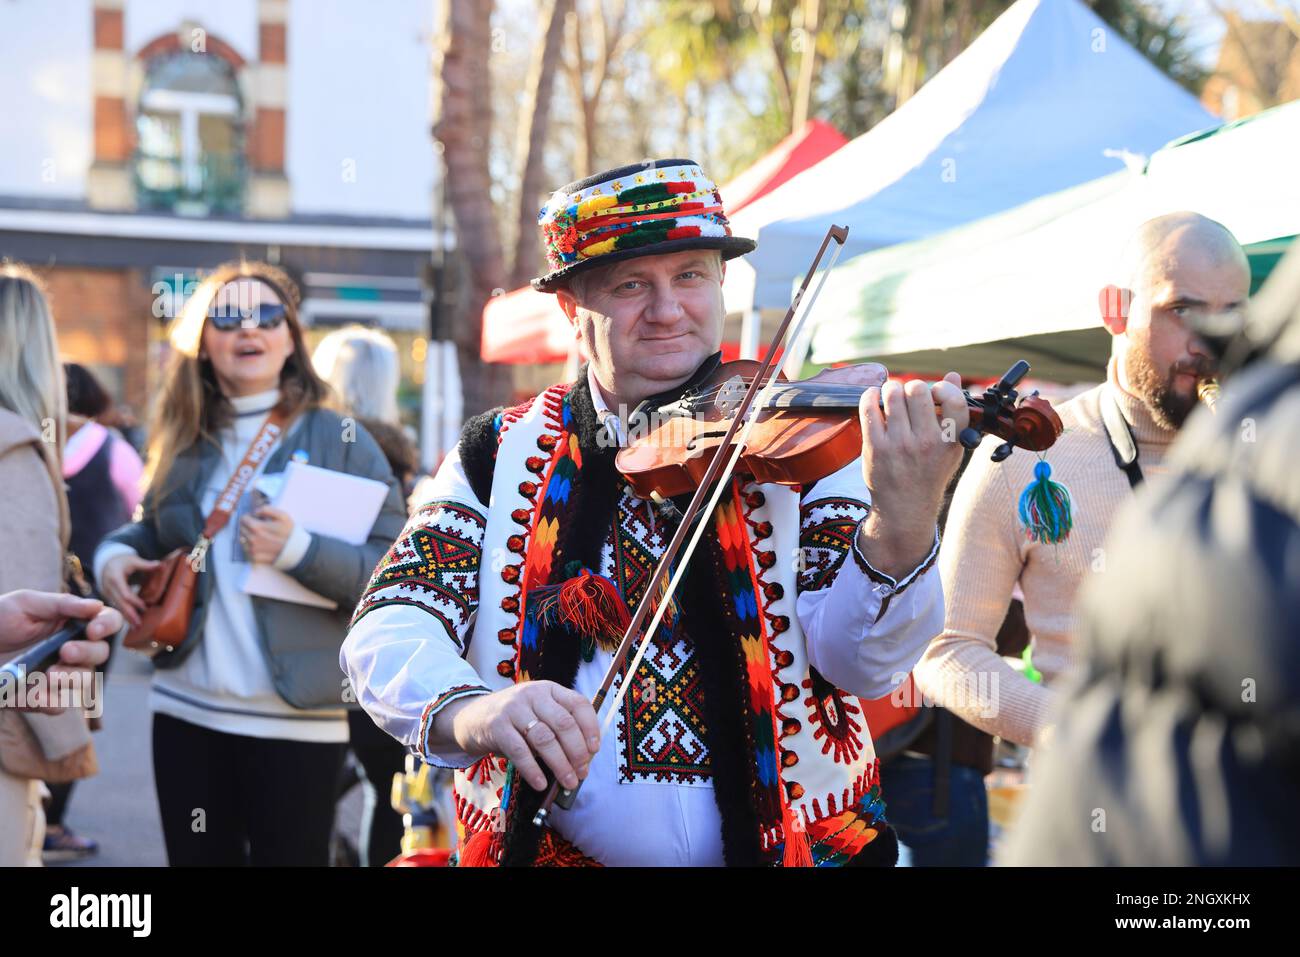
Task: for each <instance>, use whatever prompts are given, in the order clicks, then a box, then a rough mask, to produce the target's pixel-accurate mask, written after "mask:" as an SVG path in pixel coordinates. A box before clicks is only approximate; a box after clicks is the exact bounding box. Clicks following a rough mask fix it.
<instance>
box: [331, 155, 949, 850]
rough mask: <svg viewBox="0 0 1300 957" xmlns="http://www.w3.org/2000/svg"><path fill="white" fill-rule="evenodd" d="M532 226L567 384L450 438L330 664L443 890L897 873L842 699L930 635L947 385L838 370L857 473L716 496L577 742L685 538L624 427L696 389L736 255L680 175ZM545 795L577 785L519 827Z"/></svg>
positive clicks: (624, 180)
mask: <svg viewBox="0 0 1300 957" xmlns="http://www.w3.org/2000/svg"><path fill="white" fill-rule="evenodd" d="M540 223H541V226H542V232H543V237H544V242H545V245H546V251H547V256H548V260H549V264H550V267H551V268H550V271H549V272H548V273H547V274H546V275H544V276H542V277H540V278H539V279H536V280H534V283H533V284H534V286H535V287H536V288H537V289H539V290H541V291H543V292H550V293H554V294H555V296H556V299H557V302H558V304H559V306H560V308H561V309H562V310H563V311H564V314H565V315H566V316H567V317H568V318H569V320H570V321H571V322H572V325H573V329H574V334H575V336H576V337H577V339H578V340H579V342H580V343H581V345H582V347H583V350H584V351H585V353H586V354H587V355H588V356H589V357H590V362H589V364H588V365H587V366H586V367H585V369H584V370H583V372H582V373H581V374H580V375H579V377H578V380H577V381H576V382H574V383H568V384H563V385H558V386H555V387H552V388H551V389H548V390H547V391H546V392H544V393H542V394H541V395H540V396H538V397H537V398H536V399H533V400H530V401H528V402H525V403H523V404H522V405H520V406H517V407H515V408H513V409H505V410H499V411H496V412H493V413H488V414H486V415H484V416H480V417H478V418H476V419H473V420H471V421H470V422H469V423H467V425H466V427H465V431H464V433H463V434H462V437H461V441H460V443H459V445H458V447H457V449H456V450H455V451H454V452H453V453H452V454H451V455H450V456H448V458H447V459H446V461H444V462H443V464H442V466H441V467H440V468H439V470H438V472H437V474H436V476H434V477H433V478H432V479H430V480H427V481H426V482H425V483H424V484H423V485H422V487H421V489H420V490H418V491H417V495H416V501H415V502H414V503H413V504H415V505H416V508H415V511H414V513H413V515H412V518H411V520H410V522H409V523H408V525H407V527H406V529H405V530H404V531H403V534H402V536H401V538H399V540H398V541H397V542H396V543H395V544H394V546H393V548H392V550H391V551H390V552H389V554H388V556H387V557H386V558H385V559H384V561H383V562H381V563H380V565H379V567H378V568H377V569H376V570H375V574H374V577H373V580H372V582H371V585H370V587H369V589H368V590H367V592H366V595H365V597H364V598H363V599H362V601H361V604H360V606H359V607H358V609H357V612H356V616H355V618H354V621H353V625H352V629H351V632H350V634H349V636H348V638H347V641H346V642H345V644H344V647H343V652H342V656H341V660H342V664H343V666H344V668H345V670H346V671H347V672H348V674H349V676H350V680H351V683H352V686H353V688H354V689H355V691H356V694H357V697H358V700H359V701H360V703H361V704H362V706H363V707H364V708H365V709H366V710H367V711H368V712H369V713H370V715H371V716H372V717H373V718H374V719H375V720H376V722H377V723H378V724H379V725H380V726H381V727H383V728H384V729H385V730H387V731H388V732H389V733H390V734H392V735H393V736H394V737H396V738H397V739H399V740H400V741H402V742H403V743H404V744H405V745H407V747H408V748H410V749H411V750H412V751H413V752H414V753H415V754H417V755H419V756H420V757H421V758H422V759H423V760H425V761H427V762H429V763H431V764H435V765H440V766H444V767H454V768H457V769H458V771H457V773H456V785H455V788H456V798H455V804H456V809H457V816H458V821H457V833H458V837H459V855H460V863H461V864H462V865H474V864H487V865H491V864H507V865H510V864H648V865H721V864H729V865H764V864H783V863H784V864H786V865H806V864H844V863H850V862H852V863H857V864H863V863H879V864H892V863H893V862H894V859H895V857H896V850H897V846H896V841H895V839H894V837H893V834H892V832H891V831H890V829H889V827H888V825H887V824H886V823H885V818H884V804H883V802H882V800H881V799H880V792H879V778H878V770H877V762H876V760H875V756H874V752H873V750H872V743H871V737H870V733H869V731H868V729H867V728H866V726H865V722H864V721H863V719H862V714H861V710H860V707H859V701H858V699H859V698H878V697H883V696H884V695H887V694H888V693H889V692H890V691H891V690H892V687H893V686H892V684H891V679H892V677H893V676H894V675H895V674H896V673H898V672H900V671H901V672H906V671H908V670H910V669H911V667H912V665H913V664H914V663H915V662H916V661H917V660H918V658H919V657H920V655H921V653H922V651H923V650H924V647H925V645H926V643H927V641H928V640H929V639H930V637H931V636H932V635H934V634H936V633H938V631H939V630H940V629H941V627H942V622H943V594H942V591H941V587H940V582H939V578H938V574H937V571H936V570H935V569H934V567H933V566H934V562H935V557H936V554H937V551H938V532H937V528H936V517H937V515H938V512H939V505H940V500H941V497H942V494H943V491H944V488H945V485H946V484H947V482H948V480H949V479H950V478H951V476H952V474H953V472H954V471H955V469H956V466H957V464H958V463H959V461H960V459H961V448H960V446H959V445H958V444H957V443H956V442H955V441H954V437H955V436H956V435H957V434H958V433H959V432H960V431H961V430H962V429H963V428H965V427H966V425H967V423H968V420H969V414H968V409H967V404H966V400H965V398H964V396H963V394H962V392H961V390H960V388H959V386H958V385H957V382H958V381H959V380H957V378H956V376H955V374H950V375H949V376H948V377H947V379H946V380H945V381H942V382H939V383H936V384H934V385H927V384H925V383H922V382H909V383H907V384H906V385H903V384H900V383H899V382H896V381H885V372H884V369H883V368H881V367H879V366H865V367H859V368H858V369H855V370H853V371H852V372H849V373H848V374H847V376H846V378H847V379H849V380H855V381H856V382H858V383H859V384H860V385H861V387H862V388H863V389H864V392H863V396H862V400H861V405H860V409H859V415H860V418H861V426H862V433H863V437H864V440H863V445H862V456H861V458H860V459H857V460H854V461H853V462H851V463H850V464H849V465H848V466H846V467H844V468H842V469H840V470H839V471H837V472H835V473H833V474H831V475H828V476H826V477H825V478H823V479H821V480H819V481H817V482H815V483H814V484H811V485H808V486H805V487H804V488H803V489H802V490H799V489H795V488H789V487H786V486H781V485H772V484H758V483H755V482H753V481H749V480H746V479H744V478H743V477H737V478H735V479H733V480H732V481H731V482H730V483H729V484H728V485H727V486H724V494H723V495H722V498H721V500H720V503H719V505H718V508H717V509H716V510H715V511H714V513H713V514H711V515H708V516H706V517H704V518H702V519H701V521H704V522H708V523H710V526H711V527H710V528H709V529H708V530H707V534H706V535H705V536H704V537H703V539H702V541H701V545H700V547H699V548H698V549H697V550H696V551H695V553H694V555H693V557H692V558H691V560H690V562H689V564H688V565H687V566H686V569H685V572H684V574H683V577H682V585H681V587H680V588H679V589H678V590H677V592H676V593H675V594H673V595H672V596H671V597H670V598H669V609H670V610H669V613H668V614H666V615H665V617H664V622H663V624H662V625H661V626H660V627H659V628H658V629H657V631H656V632H655V634H654V636H653V638H652V640H651V642H650V644H649V647H648V651H647V652H646V654H645V656H644V658H643V660H641V662H640V663H639V664H638V665H636V667H635V671H634V673H633V674H632V675H631V677H630V678H629V677H627V676H626V674H625V675H624V678H623V680H624V681H625V682H627V684H628V687H627V689H626V693H625V695H624V697H623V698H622V699H621V700H619V701H618V702H617V704H616V705H615V704H614V702H613V701H611V702H607V704H608V705H610V706H611V707H616V708H617V713H616V714H614V715H613V716H612V723H611V724H610V725H609V729H608V732H607V733H602V727H601V723H600V721H599V720H598V718H597V714H596V712H595V711H594V710H593V708H592V706H591V699H592V697H593V694H594V692H595V691H596V689H597V687H598V686H599V684H600V682H601V679H602V677H603V675H604V673H605V670H606V668H607V667H608V665H609V664H610V662H611V660H612V658H611V654H612V651H613V648H614V647H615V646H616V645H617V644H618V641H619V639H620V638H621V630H622V629H621V625H619V624H616V623H615V622H620V621H621V622H625V621H626V617H627V612H626V610H627V609H631V608H634V607H636V604H637V603H638V602H639V600H640V599H641V597H642V594H643V592H644V591H645V590H646V589H647V588H648V587H654V588H659V587H660V585H659V584H658V583H653V584H652V582H651V580H652V578H653V574H652V573H653V571H654V568H655V565H656V562H657V560H658V558H659V556H660V555H662V554H663V552H664V550H665V547H666V545H667V542H668V540H669V538H670V537H671V536H672V534H673V532H674V531H675V530H676V527H677V525H676V523H677V521H678V520H679V519H680V517H681V516H680V512H679V511H678V510H677V508H676V507H674V506H673V504H672V503H671V502H670V501H664V500H660V501H658V502H657V501H653V500H648V499H642V498H638V497H636V496H634V495H632V494H631V493H630V490H629V487H628V486H627V484H626V482H625V480H624V479H623V478H622V477H621V476H620V475H619V473H618V471H617V470H616V467H615V453H616V452H617V446H618V445H619V444H621V443H623V442H625V441H626V440H627V435H628V432H627V422H626V421H625V418H624V417H620V413H619V410H627V409H631V408H635V407H636V406H637V405H638V404H640V403H641V402H643V401H644V400H646V399H647V398H649V397H659V396H668V397H671V396H672V395H673V394H674V392H680V391H681V389H682V388H683V386H685V385H687V384H689V383H691V382H693V381H695V380H697V379H698V378H700V376H701V374H702V373H704V372H707V371H708V370H710V369H712V368H713V367H714V366H715V365H716V363H717V356H718V352H719V348H720V343H721V340H722V323H723V315H724V308H723V297H722V278H723V269H724V261H725V260H726V259H730V258H733V257H735V256H738V255H742V254H744V253H746V252H749V251H750V250H752V249H753V248H754V245H755V244H754V243H753V242H752V241H751V240H747V239H742V238H739V237H735V236H732V235H731V230H730V228H729V226H728V223H727V219H726V216H725V214H724V211H723V208H722V200H721V197H720V196H719V194H718V191H717V188H716V187H715V186H714V184H713V183H712V182H711V181H710V180H709V179H708V178H707V177H706V176H705V175H704V173H703V171H702V170H701V169H700V168H699V167H698V166H697V165H695V164H694V163H692V162H691V161H689V160H666V161H662V162H657V163H654V164H648V165H638V166H627V167H623V168H620V169H616V170H612V171H609V172H606V173H602V174H598V175H596V176H593V177H590V178H588V179H585V180H582V181H579V182H577V183H573V184H571V185H569V186H567V187H565V188H564V189H561V190H559V191H558V192H556V193H555V194H554V195H553V196H552V198H551V200H550V201H549V202H548V203H547V205H546V207H545V208H544V209H543V210H542V213H541V217H540ZM936 409H937V410H938V414H936ZM624 415H625V413H624ZM548 775H553V776H554V777H555V778H556V779H557V780H558V782H559V784H561V785H562V786H563V787H565V788H574V787H577V786H578V784H579V782H580V781H582V782H584V783H583V786H582V787H581V789H580V790H579V791H578V793H577V797H576V801H575V802H574V804H573V806H572V808H571V809H562V808H560V807H557V808H556V809H555V810H554V812H553V813H552V814H551V816H550V817H549V819H548V820H547V822H546V824H545V825H544V826H542V827H538V826H536V825H535V824H534V823H533V817H534V812H535V811H536V809H537V808H538V806H539V804H540V802H541V794H540V792H541V791H542V790H544V789H545V787H546V786H547V783H548V782H547V776H548Z"/></svg>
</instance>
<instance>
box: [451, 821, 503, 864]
mask: <svg viewBox="0 0 1300 957" xmlns="http://www.w3.org/2000/svg"><path fill="white" fill-rule="evenodd" d="M496 836H497V835H496V833H495V832H494V831H493V830H492V828H490V827H485V828H483V830H481V831H478V832H476V833H474V834H471V835H470V838H469V840H468V841H466V842H465V846H464V848H462V849H461V852H460V861H459V865H460V866H461V867H498V866H500V865H499V861H500V858H501V847H500V842H499V841H497V840H496Z"/></svg>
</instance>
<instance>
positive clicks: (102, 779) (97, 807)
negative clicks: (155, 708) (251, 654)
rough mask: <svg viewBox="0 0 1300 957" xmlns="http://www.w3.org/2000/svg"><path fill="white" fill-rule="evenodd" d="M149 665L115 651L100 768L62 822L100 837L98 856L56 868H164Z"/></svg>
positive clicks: (349, 817)
mask: <svg viewBox="0 0 1300 957" xmlns="http://www.w3.org/2000/svg"><path fill="white" fill-rule="evenodd" d="M149 674H150V667H149V663H148V662H147V661H146V660H145V659H144V657H143V656H141V655H138V654H135V653H133V652H127V651H123V650H121V649H119V650H118V651H116V652H115V653H114V655H113V661H112V664H111V668H110V673H109V675H108V681H107V685H106V687H105V705H104V728H103V730H102V731H100V732H99V733H98V734H96V735H95V748H96V751H97V753H98V756H99V765H100V771H99V774H97V775H96V776H95V777H93V778H89V779H88V780H85V781H82V782H79V783H78V784H77V786H76V789H75V790H74V791H73V794H72V801H71V803H70V804H69V807H68V813H67V824H68V826H69V827H71V828H72V829H73V830H75V831H76V832H77V833H78V834H82V835H84V836H86V837H91V838H94V839H95V840H97V841H99V854H98V855H97V856H96V857H92V858H90V859H89V860H86V861H81V862H78V863H76V864H65V865H57V866H61V867H154V866H165V865H166V863H167V854H166V851H165V849H164V847H163V836H162V826H161V825H160V824H159V821H158V799H157V797H156V795H155V793H154V784H153V761H152V755H151V751H150V715H149V710H148V702H149ZM360 814H361V791H360V788H353V789H352V791H350V792H349V793H348V795H347V797H346V798H345V800H344V801H343V802H342V803H341V805H340V808H339V822H340V826H341V827H342V828H343V829H344V831H345V833H347V834H349V835H352V836H354V839H355V835H356V833H357V830H358V829H359V822H360Z"/></svg>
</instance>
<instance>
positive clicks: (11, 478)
mask: <svg viewBox="0 0 1300 957" xmlns="http://www.w3.org/2000/svg"><path fill="white" fill-rule="evenodd" d="M65 409H66V397H65V395H64V386H63V367H62V365H61V364H60V363H59V358H58V346H57V339H56V335H55V331H54V318H53V316H52V315H51V313H50V306H49V302H48V300H47V298H46V296H45V293H44V289H43V287H42V284H41V282H40V280H39V279H38V278H37V276H36V275H35V274H34V273H32V272H31V271H30V270H29V269H27V268H26V267H25V266H22V265H19V264H16V263H2V264H0V594H4V593H6V592H14V591H19V590H22V589H34V590H36V591H41V592H60V591H63V590H64V584H65V581H66V580H67V574H68V566H67V562H66V555H67V547H68V539H69V535H70V528H69V519H68V501H67V497H66V495H65V494H64V491H63V473H62V458H63V440H64V435H65V431H66V428H67V425H66V413H65ZM0 640H2V639H0ZM9 648H10V650H16V649H14V647H13V646H12V645H10V646H9ZM12 657H14V655H12V654H10V653H9V652H8V651H3V652H0V663H3V661H4V660H7V659H9V658H12ZM98 770H99V768H98V765H97V763H96V760H95V748H94V745H93V744H92V743H91V740H90V729H89V727H88V724H87V719H86V714H85V710H84V709H83V708H75V709H74V708H69V709H67V710H65V711H63V712H62V713H61V714H19V713H18V711H17V710H16V709H14V708H0V866H15V865H21V864H24V863H37V864H39V863H40V857H39V855H40V850H41V845H42V844H43V843H44V834H45V815H44V811H43V809H42V806H41V798H42V795H43V792H44V787H43V786H42V783H41V782H42V781H56V782H63V781H74V780H77V779H79V778H84V777H89V776H90V775H92V774H95V773H96V772H97V771H98Z"/></svg>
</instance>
